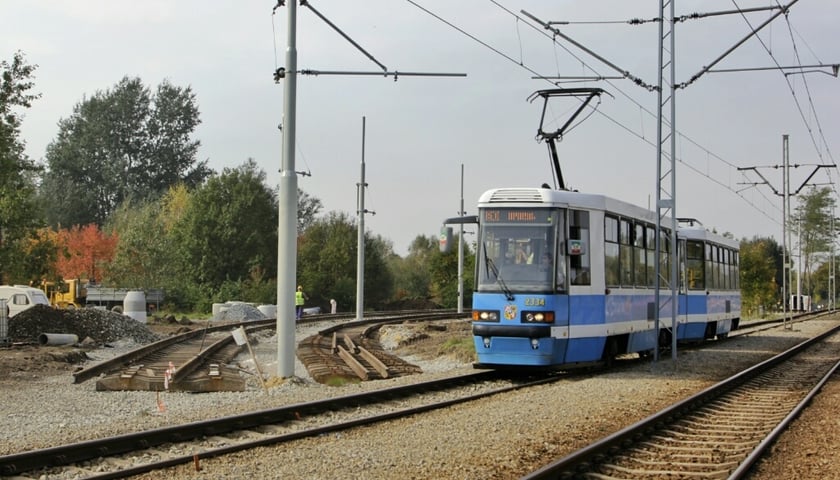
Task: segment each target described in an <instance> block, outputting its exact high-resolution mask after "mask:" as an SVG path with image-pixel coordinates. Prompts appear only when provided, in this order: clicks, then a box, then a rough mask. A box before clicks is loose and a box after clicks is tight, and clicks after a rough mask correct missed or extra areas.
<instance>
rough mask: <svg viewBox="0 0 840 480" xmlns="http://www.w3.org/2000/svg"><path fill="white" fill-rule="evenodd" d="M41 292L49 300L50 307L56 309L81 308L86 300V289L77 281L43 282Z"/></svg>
mask: <svg viewBox="0 0 840 480" xmlns="http://www.w3.org/2000/svg"><path fill="white" fill-rule="evenodd" d="M41 290H43V291H44V293H46V294H47V298H49V299H50V305H52V306H54V307H57V308H82V307H84V306H85V301H86V299H87V288H85V284H83V283H82V281H81V280H79V279H72V280H61V281H58V282H53V281H46V280H45V281H43V282H41Z"/></svg>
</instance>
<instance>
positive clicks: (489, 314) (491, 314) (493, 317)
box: [472, 310, 499, 322]
mask: <svg viewBox="0 0 840 480" xmlns="http://www.w3.org/2000/svg"><path fill="white" fill-rule="evenodd" d="M472 319H473V321H476V322H498V321H499V312H498V311H496V310H473V312H472Z"/></svg>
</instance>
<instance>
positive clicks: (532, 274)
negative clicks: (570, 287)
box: [476, 211, 566, 293]
mask: <svg viewBox="0 0 840 480" xmlns="http://www.w3.org/2000/svg"><path fill="white" fill-rule="evenodd" d="M542 213H543V215H542V217H543V218H544V221H542V222H540V221H537V222H531V223H529V224H527V225H521V224H515V225H511V224H510V223H502V222H498V223H490V222H485V223H483V224H482V226H481V233H480V240H481V241H480V242H479V256H478V262H479V267H478V281H477V282H476V284H477V286H478V291H480V292H505V293H508V292H553V291H557V290H565V288H566V285H565V272H566V265H565V256H564V255H562V254H561V255H559V256H558V255H557V248H556V246H557V244H558V240H559V241H560V245H563V244H564V243H563V241H564V240H563V239H558V232H562V231H563V228H562V225H561V223H562V222H561V221H560V220H559V219H560V218H562V216H561V215H560V214H559V212H557V211H552V212H548V211H545V212H542ZM546 214H548V216H546ZM555 272H556V273H555Z"/></svg>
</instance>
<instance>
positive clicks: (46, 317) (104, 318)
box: [9, 305, 159, 345]
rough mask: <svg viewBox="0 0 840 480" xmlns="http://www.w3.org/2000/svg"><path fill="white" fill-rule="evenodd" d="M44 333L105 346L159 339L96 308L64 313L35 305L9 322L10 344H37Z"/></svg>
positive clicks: (142, 327)
mask: <svg viewBox="0 0 840 480" xmlns="http://www.w3.org/2000/svg"><path fill="white" fill-rule="evenodd" d="M45 333H63V334H73V335H76V336H78V337H79V341H80V342H82V341H84V342H87V343H94V344H98V345H101V344H107V343H111V342H115V341H117V340H133V341H134V342H136V343H142V344H145V343H151V342H154V341H156V340H159V337H158V335H156V334H155V333H154V332H152V331H151V330H149V328H148V327H147V326H146V325H145V324H143V323H140V322H138V321H137V320H134V319H133V318H131V317H128V316H126V315H122V314H120V313H116V312H110V311H107V310H100V309H96V308H80V309H69V310H63V309H58V308H53V307H50V306H47V305H35V306H34V307H32V308H28V309H26V310H24V311H22V312H20V313H18V314H17V315H15V316H14V317H12V318H10V319H9V337H10V338H11V340H12V341H13V342H37V341H38V337H39V336H40V335H41V334H45Z"/></svg>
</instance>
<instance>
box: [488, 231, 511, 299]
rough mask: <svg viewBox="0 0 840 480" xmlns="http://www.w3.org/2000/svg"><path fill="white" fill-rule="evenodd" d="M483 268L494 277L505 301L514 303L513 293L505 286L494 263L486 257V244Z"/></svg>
mask: <svg viewBox="0 0 840 480" xmlns="http://www.w3.org/2000/svg"><path fill="white" fill-rule="evenodd" d="M484 267H485V268H486V269H487V270H490V271H491V272H493V275H494V276H495V277H496V283H498V284H499V287H501V288H502V292H504V294H505V298H506V299H507V301H509V302H512V301H514V299H515V297H514V296H513V292H511V291H510V289H509V288H508V286H507V285H506V284H505V281H504V280H503V279H502V275H501V274H500V273H499V268H498V267H496V262H494V261H493V259H492V258H490V257H489V256H488V255H487V245H486V244H485V245H484Z"/></svg>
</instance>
